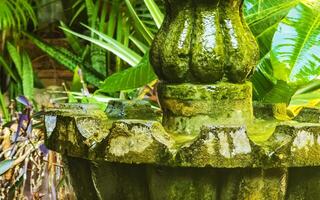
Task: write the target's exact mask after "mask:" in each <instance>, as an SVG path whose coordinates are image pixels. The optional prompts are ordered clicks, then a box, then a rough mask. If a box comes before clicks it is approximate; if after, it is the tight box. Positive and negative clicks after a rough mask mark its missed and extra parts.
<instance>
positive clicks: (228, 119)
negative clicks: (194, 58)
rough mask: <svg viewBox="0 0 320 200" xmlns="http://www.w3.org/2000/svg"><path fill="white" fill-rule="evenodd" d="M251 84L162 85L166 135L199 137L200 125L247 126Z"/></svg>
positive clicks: (249, 118)
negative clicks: (167, 133)
mask: <svg viewBox="0 0 320 200" xmlns="http://www.w3.org/2000/svg"><path fill="white" fill-rule="evenodd" d="M251 90H252V87H251V83H245V84H231V83H219V84H215V85H193V84H179V85H169V84H164V83H161V84H159V86H158V92H159V100H160V104H161V108H162V110H163V126H164V127H165V128H166V130H167V131H168V132H169V133H173V134H186V135H198V134H199V132H200V128H201V126H203V125H240V126H241V125H246V124H249V123H251V122H252V119H253V113H252V112H253V111H252V101H251V99H252V91H251Z"/></svg>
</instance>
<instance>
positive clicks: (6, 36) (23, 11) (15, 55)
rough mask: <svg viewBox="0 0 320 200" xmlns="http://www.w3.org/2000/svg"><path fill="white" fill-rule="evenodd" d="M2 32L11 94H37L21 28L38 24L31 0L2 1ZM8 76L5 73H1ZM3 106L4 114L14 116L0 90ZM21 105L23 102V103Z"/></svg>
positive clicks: (1, 58)
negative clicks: (22, 40) (22, 39)
mask: <svg viewBox="0 0 320 200" xmlns="http://www.w3.org/2000/svg"><path fill="white" fill-rule="evenodd" d="M0 12H1V13H2V15H0V32H1V34H2V40H1V43H2V44H1V52H2V53H1V55H0V67H1V68H2V69H3V70H4V72H5V76H7V77H8V78H9V81H8V82H7V83H8V84H9V85H8V87H7V88H4V87H3V86H2V87H1V89H4V90H8V92H9V98H10V99H15V97H17V96H19V95H25V96H26V97H28V98H32V96H33V70H32V64H31V60H30V58H29V56H28V53H27V52H26V51H25V50H23V47H22V45H21V42H20V39H21V37H22V36H21V32H22V31H23V30H26V29H27V28H28V25H30V22H31V24H32V25H33V26H34V27H35V26H36V25H37V19H36V16H35V13H34V10H33V8H32V6H31V1H29V0H16V1H12V0H2V1H0ZM1 75H2V77H1V78H3V79H6V78H5V76H4V74H1ZM0 96H1V97H0V98H1V99H2V100H1V108H2V109H1V110H2V113H3V114H4V118H5V119H6V120H7V121H8V120H9V118H10V116H9V112H8V111H6V109H7V107H6V104H5V100H4V99H5V98H4V96H3V95H2V93H0ZM19 107H21V106H19Z"/></svg>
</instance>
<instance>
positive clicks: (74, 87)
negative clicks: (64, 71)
mask: <svg viewBox="0 0 320 200" xmlns="http://www.w3.org/2000/svg"><path fill="white" fill-rule="evenodd" d="M79 69H80V68H79V67H76V68H75V70H74V72H73V78H72V84H71V91H73V92H78V91H81V88H82V83H81V77H80V75H79Z"/></svg>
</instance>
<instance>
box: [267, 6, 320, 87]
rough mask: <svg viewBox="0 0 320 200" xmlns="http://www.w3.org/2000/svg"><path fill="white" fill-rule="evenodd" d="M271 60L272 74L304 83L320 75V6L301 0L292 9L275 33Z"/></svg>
mask: <svg viewBox="0 0 320 200" xmlns="http://www.w3.org/2000/svg"><path fill="white" fill-rule="evenodd" d="M271 62H272V66H273V69H274V76H275V77H276V78H277V79H279V80H284V81H287V82H289V83H295V84H304V83H307V82H309V81H310V80H312V79H314V78H316V77H317V76H319V75H320V10H319V9H313V8H311V7H308V6H306V5H304V4H302V3H300V4H298V5H297V6H296V7H295V8H294V9H292V10H291V11H290V12H289V14H288V16H287V17H286V18H285V19H284V20H283V21H282V22H281V23H280V25H279V27H278V29H277V32H276V33H275V36H274V39H273V43H272V51H271Z"/></svg>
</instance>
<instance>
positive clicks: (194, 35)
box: [45, 0, 320, 200]
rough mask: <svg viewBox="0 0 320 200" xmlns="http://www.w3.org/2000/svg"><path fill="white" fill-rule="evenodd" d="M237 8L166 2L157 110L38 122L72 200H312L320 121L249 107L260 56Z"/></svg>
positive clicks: (77, 111) (111, 106) (314, 115)
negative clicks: (278, 118) (281, 118)
mask: <svg viewBox="0 0 320 200" xmlns="http://www.w3.org/2000/svg"><path fill="white" fill-rule="evenodd" d="M241 5H242V0H223V1H220V0H210V1H209V0H197V1H195V0H166V1H165V8H166V17H165V20H164V23H163V25H162V28H161V29H160V31H159V33H158V34H157V36H156V38H155V40H154V43H153V45H152V48H151V52H150V60H151V63H152V65H153V67H154V70H155V72H156V74H157V75H158V77H159V79H160V83H159V84H158V88H157V91H158V96H159V102H160V104H161V111H160V110H158V109H155V108H154V107H152V106H151V105H150V104H149V103H148V102H144V101H120V100H119V101H111V102H109V103H108V104H107V105H99V104H97V105H93V104H66V105H61V106H59V107H58V108H53V109H51V110H50V111H48V112H47V113H46V116H45V125H46V145H47V146H48V147H49V148H50V149H52V150H54V151H57V152H59V153H61V154H62V156H63V158H64V162H65V166H66V169H67V171H68V173H69V175H70V179H71V183H72V185H73V188H74V191H75V193H76V195H77V197H78V199H88V200H92V199H111V200H114V199H115V200H118V199H119V200H122V199H123V200H144V199H146V200H148V199H150V200H176V199H181V200H184V199H190V200H197V199H199V200H206V199H217V200H228V199H230V200H233V199H239V200H242V199H243V200H244V199H252V200H256V199H258V200H260V199H261V200H263V199H270V200H277V199H279V200H281V199H288V200H296V199H301V200H302V199H306V200H311V199H319V197H320V168H319V167H318V166H320V125H319V121H320V111H319V110H317V109H304V110H303V111H302V112H301V113H300V115H299V116H298V117H297V118H296V119H295V121H287V122H275V120H274V119H273V118H272V106H261V105H257V106H253V103H252V86H251V83H250V82H248V81H247V79H248V78H249V77H250V75H251V74H252V72H253V70H254V66H255V65H256V63H257V60H258V47H257V44H256V42H255V40H254V37H253V35H252V34H251V32H250V30H249V29H248V27H247V25H246V24H245V22H244V19H243V16H242V11H241ZM254 114H255V117H254ZM255 118H256V119H255ZM257 118H259V119H258V120H257Z"/></svg>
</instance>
